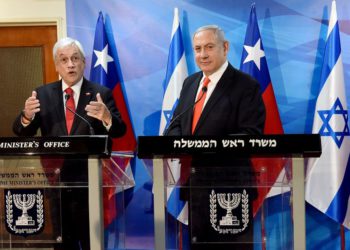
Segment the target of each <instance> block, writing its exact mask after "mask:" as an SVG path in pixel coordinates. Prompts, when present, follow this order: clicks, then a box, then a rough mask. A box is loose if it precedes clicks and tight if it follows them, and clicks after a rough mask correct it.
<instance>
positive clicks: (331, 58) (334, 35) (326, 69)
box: [320, 21, 341, 89]
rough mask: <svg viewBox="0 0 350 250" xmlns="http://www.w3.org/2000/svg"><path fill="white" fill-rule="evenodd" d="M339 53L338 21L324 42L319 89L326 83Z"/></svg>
mask: <svg viewBox="0 0 350 250" xmlns="http://www.w3.org/2000/svg"><path fill="white" fill-rule="evenodd" d="M340 53H341V47H340V36H339V26H338V21H337V22H336V24H335V25H334V28H333V30H332V32H331V33H330V34H329V37H328V40H327V42H326V48H325V52H324V61H323V65H322V74H321V88H320V89H322V87H323V85H324V84H325V83H326V81H327V78H328V76H329V74H330V73H331V71H332V69H333V67H334V65H335V64H336V63H337V61H338V58H339V56H340Z"/></svg>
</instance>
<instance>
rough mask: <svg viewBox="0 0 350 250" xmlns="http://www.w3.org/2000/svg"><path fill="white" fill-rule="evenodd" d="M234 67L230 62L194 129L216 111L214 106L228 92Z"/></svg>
mask: <svg viewBox="0 0 350 250" xmlns="http://www.w3.org/2000/svg"><path fill="white" fill-rule="evenodd" d="M232 74H233V68H232V66H231V65H230V64H229V65H228V67H227V69H226V70H225V72H224V74H223V75H222V76H221V78H220V80H219V82H218V83H217V85H216V87H215V89H214V91H213V93H212V94H211V96H210V98H209V99H208V101H207V103H206V105H205V106H204V109H203V112H202V114H201V116H200V118H199V120H198V123H197V127H196V129H195V131H194V134H195V133H196V131H197V130H198V129H199V128H200V127H201V126H202V125H203V124H204V123H205V120H206V119H207V118H208V115H209V113H210V112H215V111H214V110H213V108H214V107H215V104H216V103H217V102H218V101H220V99H221V97H222V96H223V95H224V94H225V93H226V91H227V90H226V89H227V87H229V85H230V82H231V81H232Z"/></svg>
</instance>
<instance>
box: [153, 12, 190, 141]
mask: <svg viewBox="0 0 350 250" xmlns="http://www.w3.org/2000/svg"><path fill="white" fill-rule="evenodd" d="M187 76H188V71H187V63H186V57H185V47H184V44H183V40H182V33H181V27H180V21H179V11H178V9H177V8H175V10H174V21H173V29H172V32H171V42H170V48H169V55H168V65H167V70H166V76H165V81H164V89H165V93H164V97H163V105H162V113H161V118H160V127H159V134H160V135H162V134H163V132H164V130H165V129H166V128H167V127H168V125H169V122H170V120H171V118H172V116H173V113H174V111H175V108H176V105H177V102H178V99H179V96H180V92H181V88H182V84H183V82H184V80H185V78H186V77H187Z"/></svg>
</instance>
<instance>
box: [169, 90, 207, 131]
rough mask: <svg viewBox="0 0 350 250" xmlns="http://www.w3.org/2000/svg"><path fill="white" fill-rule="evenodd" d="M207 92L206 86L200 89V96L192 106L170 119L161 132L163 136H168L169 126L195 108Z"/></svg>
mask: <svg viewBox="0 0 350 250" xmlns="http://www.w3.org/2000/svg"><path fill="white" fill-rule="evenodd" d="M207 91H208V88H207V87H206V86H204V87H202V91H201V95H200V96H199V98H198V99H197V100H196V101H195V102H194V103H193V104H192V105H190V106H189V107H188V108H187V109H185V110H184V111H182V112H181V113H180V114H178V115H177V116H175V117H173V119H171V121H170V123H169V126H168V127H167V128H166V129H165V130H164V132H163V136H166V135H168V132H169V130H170V128H171V126H172V125H173V124H174V122H175V121H176V120H177V119H179V118H180V117H181V116H183V114H185V113H186V112H187V111H189V110H190V109H191V108H194V106H196V104H197V103H198V102H199V101H200V100H201V99H202V98H203V96H204V93H205V92H207Z"/></svg>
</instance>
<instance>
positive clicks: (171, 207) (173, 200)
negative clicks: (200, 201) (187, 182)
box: [167, 187, 186, 216]
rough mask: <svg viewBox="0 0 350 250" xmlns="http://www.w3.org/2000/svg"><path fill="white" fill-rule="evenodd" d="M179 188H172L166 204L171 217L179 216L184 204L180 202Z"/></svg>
mask: <svg viewBox="0 0 350 250" xmlns="http://www.w3.org/2000/svg"><path fill="white" fill-rule="evenodd" d="M180 190H181V189H180V188H179V187H174V189H173V190H172V191H171V194H170V197H169V199H168V202H167V208H168V212H169V213H170V214H172V215H177V216H178V215H180V213H181V211H182V209H183V208H184V206H185V204H186V202H184V201H181V200H180Z"/></svg>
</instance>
